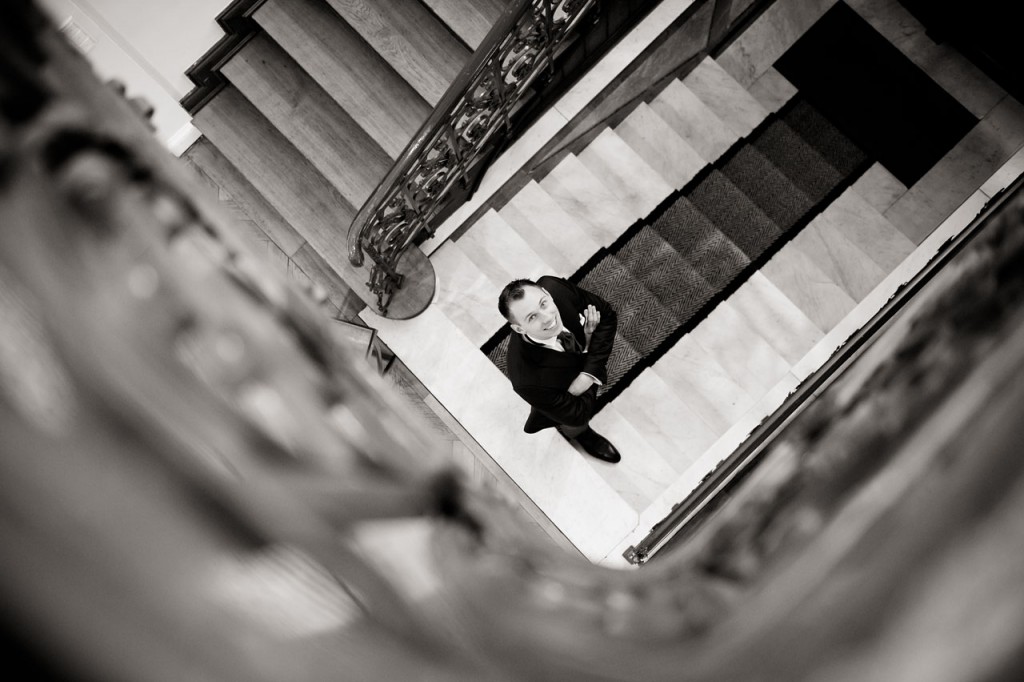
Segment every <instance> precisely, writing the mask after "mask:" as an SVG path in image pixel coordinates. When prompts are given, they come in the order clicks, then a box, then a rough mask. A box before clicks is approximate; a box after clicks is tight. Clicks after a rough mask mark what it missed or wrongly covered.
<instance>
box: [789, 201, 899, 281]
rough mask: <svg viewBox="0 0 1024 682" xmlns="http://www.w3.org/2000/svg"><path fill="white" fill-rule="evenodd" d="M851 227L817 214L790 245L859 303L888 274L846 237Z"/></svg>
mask: <svg viewBox="0 0 1024 682" xmlns="http://www.w3.org/2000/svg"><path fill="white" fill-rule="evenodd" d="M851 227H852V226H850V225H843V224H841V223H837V222H836V221H834V220H826V219H822V217H821V216H820V215H819V216H817V217H815V219H814V220H812V221H811V222H810V223H809V224H808V225H807V226H806V227H805V228H804V229H802V230H801V231H800V234H798V235H797V236H796V237H794V238H793V241H792V246H793V247H794V248H797V249H800V250H801V251H803V252H804V253H805V254H807V256H808V257H809V258H810V259H811V260H813V261H814V262H815V263H816V264H817V266H818V267H819V268H820V269H821V271H822V272H824V273H825V275H826V276H827V277H828V278H829V279H831V280H832V281H833V282H835V283H836V284H838V285H839V286H840V287H841V288H842V290H843V291H845V292H846V293H847V294H848V295H849V296H850V298H852V299H853V300H854V301H860V300H861V299H863V298H864V297H865V296H867V295H868V294H869V293H871V290H872V289H874V288H875V286H876V285H877V284H878V283H879V282H881V281H882V280H883V279H885V276H886V275H887V274H888V273H887V272H885V271H884V270H882V268H881V267H879V265H878V264H877V263H876V262H875V261H873V260H871V258H869V257H868V256H867V254H865V253H864V252H863V251H861V250H860V249H859V248H858V247H857V246H856V245H855V244H854V243H853V242H852V241H850V239H848V238H847V237H846V236H845V234H844V232H845V230H846V229H851ZM844 228H845V229H844Z"/></svg>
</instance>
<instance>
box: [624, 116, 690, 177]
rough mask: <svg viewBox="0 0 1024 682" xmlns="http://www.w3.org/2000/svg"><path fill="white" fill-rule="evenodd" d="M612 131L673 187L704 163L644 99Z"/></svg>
mask: <svg viewBox="0 0 1024 682" xmlns="http://www.w3.org/2000/svg"><path fill="white" fill-rule="evenodd" d="M615 132H616V134H618V136H619V137H621V138H622V139H623V140H624V141H625V142H626V143H627V144H628V145H629V146H630V147H631V148H632V149H633V150H634V151H636V152H637V153H638V154H639V155H640V156H641V158H643V160H644V161H646V162H647V164H648V165H649V166H650V167H651V168H653V169H654V170H655V171H657V172H658V174H659V175H660V176H661V177H663V178H665V180H667V181H668V183H669V184H670V185H672V187H673V188H674V189H680V188H681V187H682V186H683V185H685V184H686V183H688V182H689V181H690V180H692V179H693V177H694V176H695V175H697V173H698V172H700V170H701V169H702V168H704V166H706V165H707V161H706V160H705V159H704V157H702V156H701V155H700V154H698V153H697V151H696V150H695V149H694V148H693V147H692V146H690V144H689V143H688V142H687V141H686V140H684V139H683V138H682V137H681V136H680V135H679V134H678V133H677V132H676V131H675V130H674V129H673V128H672V126H671V125H669V124H668V123H667V122H666V121H665V119H663V118H661V117H660V116H659V115H658V114H657V112H655V111H654V109H652V108H651V107H650V105H648V104H646V103H644V102H641V103H640V104H639V105H638V106H637V107H636V109H634V110H633V112H632V113H630V115H629V116H627V117H626V118H625V119H624V120H623V121H622V123H620V124H619V125H617V126H616V127H615Z"/></svg>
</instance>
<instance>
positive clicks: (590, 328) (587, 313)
mask: <svg viewBox="0 0 1024 682" xmlns="http://www.w3.org/2000/svg"><path fill="white" fill-rule="evenodd" d="M600 322H601V313H600V311H598V309H597V308H595V307H594V306H593V304H591V305H588V306H587V309H586V310H584V311H583V312H582V313H580V324H581V325H583V335H584V336H586V337H587V343H586V345H584V346H583V350H587V349H588V348H589V347H590V337H591V336H592V335H593V334H594V330H595V329H597V325H598V324H599V323H600ZM584 390H586V389H584ZM570 392H572V391H571V390H570ZM573 395H579V394H573Z"/></svg>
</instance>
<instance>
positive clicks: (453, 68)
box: [184, 0, 507, 319]
mask: <svg viewBox="0 0 1024 682" xmlns="http://www.w3.org/2000/svg"><path fill="white" fill-rule="evenodd" d="M506 4H507V3H506V2H505V0H424V1H423V2H420V1H419V0H412V1H410V0H373V2H369V1H366V0H267V2H264V3H262V4H260V5H259V7H258V9H257V10H256V11H255V12H254V13H253V15H252V18H253V20H254V21H255V22H256V23H257V24H258V26H259V29H260V31H259V33H258V34H257V35H256V36H255V37H254V38H252V39H251V40H249V41H248V42H246V43H245V44H244V46H243V47H242V48H241V49H240V50H238V51H237V52H236V53H235V54H233V55H232V56H231V57H230V59H229V60H227V61H226V62H225V63H224V64H223V65H222V67H221V69H220V72H221V73H222V74H223V75H224V76H225V77H226V79H227V80H228V86H227V87H226V88H224V89H223V90H222V91H220V92H219V93H218V94H217V95H216V96H215V97H214V98H213V99H212V100H211V101H210V102H208V103H207V104H206V105H205V106H203V108H202V109H200V110H199V111H198V112H197V113H196V115H195V117H194V124H195V125H196V127H197V128H199V130H200V131H202V133H203V136H204V137H203V138H202V139H201V140H200V141H199V142H198V143H197V144H196V145H194V146H193V147H192V148H191V149H190V150H188V151H187V152H186V154H185V155H184V158H185V159H186V161H187V162H188V163H190V164H191V165H192V166H193V167H194V168H195V169H196V170H197V171H198V173H199V174H200V175H201V176H204V177H205V178H206V179H207V180H208V181H209V183H210V184H211V185H214V186H215V187H217V188H218V190H219V191H220V193H221V199H222V200H227V201H232V202H234V203H235V204H236V205H237V206H238V208H239V210H241V211H242V212H243V213H244V214H245V215H246V216H247V217H248V220H246V221H245V223H246V225H247V226H248V227H249V228H250V229H249V230H248V236H249V237H250V238H251V239H250V241H251V243H252V245H253V246H254V247H255V248H256V249H258V250H259V251H260V252H262V253H265V254H266V255H267V256H268V257H269V260H270V261H271V263H273V264H275V265H276V266H277V267H279V268H280V269H281V270H282V271H283V272H285V273H287V274H288V275H289V276H291V277H292V278H294V279H296V280H298V281H299V282H301V283H302V284H303V285H304V286H306V287H307V288H309V289H310V290H311V291H313V292H315V293H316V294H317V296H318V297H319V298H321V299H322V300H323V301H324V303H325V305H327V307H328V309H329V311H330V312H331V314H332V315H334V316H339V317H342V318H345V319H354V317H355V314H356V313H357V312H358V311H359V310H360V309H361V308H362V307H363V305H364V303H363V302H362V301H361V300H360V298H359V297H358V296H356V295H355V294H354V293H353V289H355V290H360V291H361V290H363V289H364V288H365V287H364V283H365V282H366V281H367V279H368V274H367V272H366V271H365V269H363V268H359V269H357V268H353V267H352V266H351V265H350V264H349V262H348V258H347V252H346V250H347V244H346V234H347V230H348V226H349V224H350V223H351V221H352V219H353V217H354V216H355V214H356V211H358V209H359V207H360V206H361V205H362V204H363V202H365V201H366V199H367V198H368V197H369V196H370V194H371V193H372V192H373V190H374V188H376V187H377V185H378V184H379V183H380V181H381V180H382V179H383V178H384V176H385V175H386V173H387V172H388V170H389V169H390V168H391V165H392V163H393V161H394V160H395V159H396V158H397V157H398V156H399V155H400V154H401V152H402V150H403V149H404V148H405V146H406V145H407V144H408V143H409V141H410V140H411V139H412V137H413V135H415V133H416V132H417V130H418V129H419V127H420V126H421V125H422V124H423V122H424V121H425V120H426V119H427V117H428V116H429V115H430V112H431V111H432V109H433V107H434V105H436V104H437V102H438V100H439V99H440V98H441V96H442V95H443V94H444V92H445V90H446V88H447V87H448V85H449V83H451V81H452V80H454V78H455V77H456V76H457V75H458V73H459V71H460V70H461V69H462V67H463V66H464V65H465V64H466V62H467V61H468V60H469V58H470V56H471V55H472V52H473V49H475V47H476V46H477V45H478V44H479V43H480V41H481V40H482V38H483V37H484V35H485V34H486V33H487V31H488V30H489V29H490V27H491V26H493V25H494V23H495V22H496V21H497V19H498V17H499V16H500V15H501V12H502V11H503V10H504V8H505V5H506Z"/></svg>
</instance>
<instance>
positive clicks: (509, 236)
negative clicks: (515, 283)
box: [457, 208, 550, 287]
mask: <svg viewBox="0 0 1024 682" xmlns="http://www.w3.org/2000/svg"><path fill="white" fill-rule="evenodd" d="M457 243H458V245H459V248H461V249H462V250H463V251H464V252H465V254H466V255H467V256H468V257H469V259H470V260H472V261H473V262H474V263H475V264H476V266H477V267H478V268H480V270H481V271H483V273H484V274H485V275H487V277H488V278H489V279H490V280H491V281H492V282H494V283H495V284H497V285H499V286H502V287H503V286H505V284H507V283H508V282H510V281H512V280H514V279H522V278H526V279H537V278H538V277H540V276H542V275H545V274H548V272H550V267H549V266H548V264H547V263H546V262H545V261H544V259H543V258H541V256H540V255H539V254H538V253H537V252H536V251H535V250H534V249H533V247H532V246H530V244H529V243H528V242H527V241H526V240H525V239H523V237H522V235H521V234H520V233H519V232H518V231H516V229H515V228H514V227H512V226H511V225H509V224H508V222H507V221H506V220H505V219H504V218H502V217H501V215H499V214H498V212H497V211H495V210H494V209H493V208H492V209H490V210H488V211H487V213H485V214H483V215H482V216H480V219H479V220H477V221H476V222H475V223H473V226H472V227H471V228H470V229H469V230H468V231H467V232H466V233H465V234H464V235H462V236H461V237H459V239H458V241H457Z"/></svg>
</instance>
